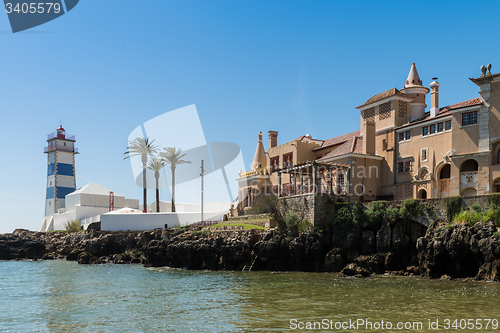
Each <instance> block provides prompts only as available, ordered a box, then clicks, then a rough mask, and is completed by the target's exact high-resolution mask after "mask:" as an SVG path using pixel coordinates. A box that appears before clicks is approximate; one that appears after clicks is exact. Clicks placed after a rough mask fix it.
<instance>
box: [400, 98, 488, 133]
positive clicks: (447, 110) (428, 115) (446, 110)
mask: <svg viewBox="0 0 500 333" xmlns="http://www.w3.org/2000/svg"><path fill="white" fill-rule="evenodd" d="M481 104H483V102H482V101H481V98H480V97H476V98H473V99H469V100H467V101H463V102H460V103H456V104H452V105H448V106H445V107H442V108H440V109H439V114H438V115H437V116H436V117H435V118H431V113H430V112H426V113H425V115H424V116H423V117H421V118H420V119H416V120H414V121H412V122H411V123H409V124H405V125H403V126H400V127H399V128H404V127H407V126H411V125H415V124H416V123H423V122H426V121H430V120H434V119H436V118H440V117H445V116H447V115H450V114H451V111H452V110H457V109H461V108H466V107H469V106H475V105H481Z"/></svg>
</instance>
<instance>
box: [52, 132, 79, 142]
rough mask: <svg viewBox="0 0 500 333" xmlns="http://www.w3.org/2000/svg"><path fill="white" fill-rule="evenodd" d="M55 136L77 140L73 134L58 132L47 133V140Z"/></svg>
mask: <svg viewBox="0 0 500 333" xmlns="http://www.w3.org/2000/svg"><path fill="white" fill-rule="evenodd" d="M54 138H58V139H64V140H70V141H75V136H74V135H71V134H66V135H62V134H57V132H54V133H50V134H47V141H48V140H50V139H54Z"/></svg>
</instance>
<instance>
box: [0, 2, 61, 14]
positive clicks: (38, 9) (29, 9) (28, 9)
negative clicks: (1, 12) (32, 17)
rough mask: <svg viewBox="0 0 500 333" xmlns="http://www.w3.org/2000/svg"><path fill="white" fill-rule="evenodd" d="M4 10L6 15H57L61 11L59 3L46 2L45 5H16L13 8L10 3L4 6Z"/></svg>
mask: <svg viewBox="0 0 500 333" xmlns="http://www.w3.org/2000/svg"><path fill="white" fill-rule="evenodd" d="M5 10H6V11H7V14H10V13H12V12H16V13H23V14H27V13H31V14H35V13H38V14H43V13H47V14H48V13H50V12H53V13H56V14H58V13H59V12H60V11H61V5H60V4H59V3H53V2H46V3H34V2H32V3H27V2H25V3H17V4H16V5H15V6H13V5H12V4H11V3H10V2H8V3H6V4H5Z"/></svg>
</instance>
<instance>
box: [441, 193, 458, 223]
mask: <svg viewBox="0 0 500 333" xmlns="http://www.w3.org/2000/svg"><path fill="white" fill-rule="evenodd" d="M444 202H445V204H446V217H447V218H448V221H450V222H451V221H453V218H454V217H455V215H457V214H458V213H460V207H461V205H462V197H459V196H454V197H446V198H445V201H444Z"/></svg>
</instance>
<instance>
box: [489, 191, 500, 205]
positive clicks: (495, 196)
mask: <svg viewBox="0 0 500 333" xmlns="http://www.w3.org/2000/svg"><path fill="white" fill-rule="evenodd" d="M487 198H488V204H489V205H490V207H492V206H495V207H500V193H491V194H488V196H487Z"/></svg>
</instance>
